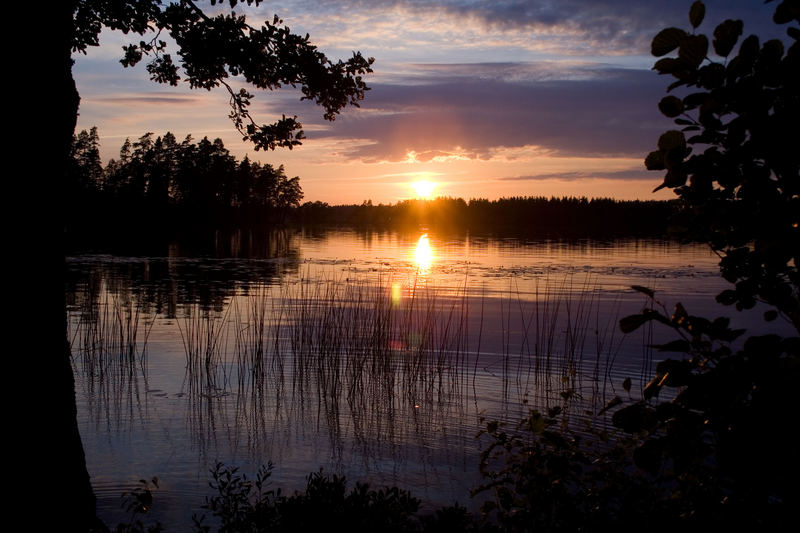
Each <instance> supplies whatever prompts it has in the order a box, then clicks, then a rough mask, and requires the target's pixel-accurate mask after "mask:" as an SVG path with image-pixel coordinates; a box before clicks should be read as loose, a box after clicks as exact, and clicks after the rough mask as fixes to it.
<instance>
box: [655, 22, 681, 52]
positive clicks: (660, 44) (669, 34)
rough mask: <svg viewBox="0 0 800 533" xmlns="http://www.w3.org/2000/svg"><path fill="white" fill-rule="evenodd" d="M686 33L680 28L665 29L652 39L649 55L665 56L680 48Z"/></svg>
mask: <svg viewBox="0 0 800 533" xmlns="http://www.w3.org/2000/svg"><path fill="white" fill-rule="evenodd" d="M684 37H686V32H685V31H683V30H682V29H680V28H665V29H663V30H661V31H660V32H658V34H657V35H656V36H655V37H653V42H652V43H651V45H650V53H652V54H653V55H654V56H656V57H661V56H663V55H666V54H668V53H670V52H672V51H673V50H675V49H676V48H678V46H680V44H681V40H682V39H683V38H684Z"/></svg>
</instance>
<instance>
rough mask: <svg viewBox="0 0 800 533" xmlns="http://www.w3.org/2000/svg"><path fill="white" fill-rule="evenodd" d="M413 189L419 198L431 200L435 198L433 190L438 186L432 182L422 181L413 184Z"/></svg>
mask: <svg viewBox="0 0 800 533" xmlns="http://www.w3.org/2000/svg"><path fill="white" fill-rule="evenodd" d="M411 187H413V188H414V191H415V192H416V193H417V198H422V199H425V200H430V199H431V198H432V196H433V189H434V188H436V184H435V183H434V182H432V181H426V180H420V181H415V182H413V183H412V184H411Z"/></svg>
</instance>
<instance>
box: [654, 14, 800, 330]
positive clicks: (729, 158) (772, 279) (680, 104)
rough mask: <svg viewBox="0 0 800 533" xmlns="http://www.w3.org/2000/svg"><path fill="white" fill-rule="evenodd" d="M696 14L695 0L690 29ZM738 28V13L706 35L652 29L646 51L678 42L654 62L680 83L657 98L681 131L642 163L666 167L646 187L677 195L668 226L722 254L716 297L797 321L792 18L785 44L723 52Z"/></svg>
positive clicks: (798, 160) (750, 41)
mask: <svg viewBox="0 0 800 533" xmlns="http://www.w3.org/2000/svg"><path fill="white" fill-rule="evenodd" d="M704 15H705V6H704V5H703V3H702V2H699V1H698V2H695V3H694V4H693V5H692V8H691V13H690V22H691V25H692V27H693V28H697V27H698V26H699V25H700V24H701V23H702V21H703V18H704ZM773 19H774V21H775V23H777V24H787V23H791V22H793V21H794V22H800V8H798V2H797V1H796V0H784V1H782V2H780V3H779V4H778V5H777V7H776V10H775V14H774V17H773ZM742 31H743V23H742V21H741V20H726V21H724V22H722V23H721V24H719V25H718V26H717V27H716V28H715V29H714V35H713V37H712V38H711V39H710V40H709V38H708V37H706V36H705V35H702V34H696V33H694V30H693V31H692V33H690V32H687V31H684V30H682V29H679V28H666V29H664V30H662V31H661V32H660V33H658V35H656V37H655V38H654V39H653V43H652V53H653V55H655V56H657V57H660V56H666V55H667V54H669V53H671V52H673V51H675V50H677V57H663V58H662V59H659V60H658V61H657V62H656V64H655V66H654V67H653V68H654V69H655V70H657V71H658V73H659V74H667V75H670V76H672V77H674V78H675V81H674V82H672V84H670V86H669V89H668V92H671V91H673V90H675V89H679V90H680V89H681V88H686V89H687V90H685V91H684V93H683V94H684V96H683V97H679V96H674V95H669V96H666V97H664V98H663V99H662V100H661V101H660V102H659V104H658V107H659V109H660V110H661V112H662V113H663V114H664V115H666V116H667V117H671V118H674V119H675V124H676V125H678V126H680V127H681V129H679V130H670V131H668V132H666V133H664V134H663V135H662V136H661V138H660V139H659V140H658V149H657V150H655V151H653V152H651V153H650V154H649V155H648V156H647V158H646V160H645V164H646V165H647V168H648V169H650V170H666V171H667V172H666V175H665V176H664V182H663V183H662V184H661V185H659V186H658V187H657V188H656V190H658V189H661V188H663V187H670V188H673V189H675V193H676V194H677V195H678V197H679V198H680V201H681V204H682V206H683V209H682V210H681V216H680V217H679V218H678V219H677V220H676V224H675V226H676V228H677V229H678V230H679V231H680V232H681V233H683V234H684V235H687V236H689V237H691V238H693V239H699V240H702V241H706V242H708V243H709V244H710V245H711V247H712V248H713V249H714V250H715V251H716V252H718V253H719V254H720V255H721V258H722V260H721V262H720V268H721V271H722V275H723V276H724V277H725V279H726V280H728V281H730V282H731V283H734V284H735V288H734V289H731V290H726V291H724V292H722V293H721V294H720V295H719V296H718V298H717V299H718V300H719V301H720V302H722V303H725V304H736V307H737V308H739V309H749V308H752V307H753V306H754V305H755V304H756V301H757V300H762V301H764V302H765V303H767V304H769V305H771V306H774V307H775V309H777V311H778V312H779V313H781V314H783V315H785V316H786V317H788V318H789V320H791V322H792V323H793V324H794V327H795V328H796V329H797V330H798V331H800V273H799V272H798V266H800V175H799V174H798V173H799V172H800V150H798V146H800V135H798V128H799V127H800V44H798V40H800V28H798V27H796V26H789V27H788V28H787V32H786V33H787V34H788V37H789V39H790V40H791V41H790V42H791V45H790V46H789V47H788V48H785V47H784V44H783V42H781V41H780V40H778V39H772V40H769V41H766V42H764V43H763V44H762V43H761V42H760V41H759V38H758V37H757V36H755V35H750V36H749V37H747V38H745V39H744V40H743V41H742V42H741V44H740V46H739V50H738V53H737V54H735V55H734V54H733V51H734V48H735V46H736V44H737V42H738V41H739V37H740V36H741V35H742ZM709 47H710V48H711V49H710V48H709ZM712 50H713V54H712ZM714 55H715V56H716V57H715V58H714V59H712V57H714ZM687 136H688V138H687ZM776 316H777V315H776V313H775V311H771V312H769V313H768V314H767V315H766V317H767V318H768V319H772V318H775V317H776Z"/></svg>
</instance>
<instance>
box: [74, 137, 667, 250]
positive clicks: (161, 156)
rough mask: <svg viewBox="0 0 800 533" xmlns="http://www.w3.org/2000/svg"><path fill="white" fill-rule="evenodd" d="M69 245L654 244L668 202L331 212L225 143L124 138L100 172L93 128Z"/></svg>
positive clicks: (444, 202) (81, 162)
mask: <svg viewBox="0 0 800 533" xmlns="http://www.w3.org/2000/svg"><path fill="white" fill-rule="evenodd" d="M65 196H66V198H65V199H66V201H67V205H68V206H69V213H70V216H69V217H68V231H69V233H70V234H71V235H72V236H78V237H81V236H84V235H98V234H101V235H103V234H105V236H108V237H115V238H116V237H120V236H124V234H125V233H127V234H128V235H129V236H136V235H137V234H138V236H137V238H139V237H145V236H147V235H149V236H150V237H152V236H153V232H154V231H158V232H160V233H163V232H164V231H167V230H169V231H174V232H177V233H180V232H181V231H184V232H186V231H188V232H191V233H194V234H196V233H197V232H198V231H200V230H219V229H225V230H227V229H237V228H239V229H256V230H262V229H268V228H270V227H273V226H275V225H279V224H284V223H294V224H300V225H313V226H347V227H353V228H359V229H370V228H375V229H389V230H412V231H416V230H418V229H419V228H420V227H428V228H430V229H432V230H443V231H465V230H469V231H474V232H492V233H498V234H509V235H536V236H553V237H582V236H612V237H613V236H660V235H665V234H666V231H667V222H668V219H669V218H670V215H671V214H672V212H673V211H674V208H675V204H674V202H666V201H621V200H613V199H609V198H600V199H587V198H576V197H562V198H555V197H554V198H545V197H512V198H501V199H499V200H491V201H490V200H485V199H471V200H469V201H468V202H467V201H465V200H463V199H461V198H438V199H436V200H405V201H400V202H398V203H396V204H389V205H383V204H379V205H373V204H372V202H371V201H365V202H363V203H362V204H361V205H337V206H331V205H328V204H327V203H323V202H306V203H305V204H303V205H302V206H301V205H300V200H301V199H302V198H303V192H302V189H301V188H300V183H299V178H297V177H294V178H288V177H287V176H286V174H285V173H284V169H283V167H282V166H280V167H278V168H275V167H273V166H271V165H268V164H260V163H258V162H252V161H250V160H249V159H248V158H247V157H245V158H244V160H242V161H237V160H236V158H235V157H233V156H232V155H231V154H230V152H229V151H228V150H227V149H226V148H225V146H224V145H223V143H222V140H220V139H215V140H214V141H210V140H209V139H208V138H207V137H204V138H203V139H201V140H200V141H199V142H194V141H193V139H192V137H191V136H187V137H186V138H185V139H184V140H183V141H181V142H178V141H177V139H176V138H175V136H174V135H173V134H172V133H169V132H167V133H166V134H164V135H163V136H159V137H154V136H153V134H152V133H146V134H144V135H142V136H141V137H139V139H137V140H136V141H134V142H131V141H130V140H129V139H126V140H125V142H124V143H123V145H122V147H121V148H120V152H119V158H118V159H112V160H110V161H109V162H108V164H107V165H106V166H105V167H104V166H103V165H102V163H101V160H100V149H99V137H98V133H97V128H92V129H91V130H89V131H86V130H84V131H81V132H80V133H79V134H78V135H76V136H75V138H74V141H73V150H72V161H71V166H70V168H69V172H68V175H67V181H66V184H65Z"/></svg>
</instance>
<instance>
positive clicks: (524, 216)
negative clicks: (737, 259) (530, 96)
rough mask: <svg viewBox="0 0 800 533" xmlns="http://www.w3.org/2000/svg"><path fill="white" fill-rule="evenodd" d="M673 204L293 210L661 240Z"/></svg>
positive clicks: (565, 200)
mask: <svg viewBox="0 0 800 533" xmlns="http://www.w3.org/2000/svg"><path fill="white" fill-rule="evenodd" d="M675 207H676V206H675V202H674V201H657V200H648V201H641V200H614V199H610V198H594V199H587V198H576V197H562V198H555V197H554V198H545V197H541V196H528V197H512V198H501V199H499V200H485V199H472V200H469V202H467V201H465V200H463V199H461V198H437V199H436V200H430V201H426V200H406V201H402V202H398V203H396V204H393V205H382V204H381V205H373V204H372V202H370V201H365V202H364V203H362V204H361V205H337V206H331V205H328V204H326V203H323V202H313V203H312V202H306V203H305V204H303V205H302V206H300V208H299V209H297V210H295V212H294V219H295V220H296V221H298V222H299V223H301V224H304V225H317V224H318V225H343V226H351V227H384V228H393V229H418V228H419V227H420V226H422V227H425V226H427V227H429V228H431V229H437V230H470V231H475V232H494V233H500V234H509V235H537V236H554V237H559V236H563V237H580V236H663V235H666V233H667V224H668V220H669V218H670V216H671V215H672V213H673V212H674V210H675Z"/></svg>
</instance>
